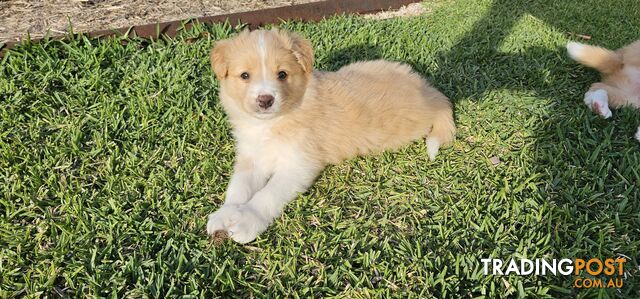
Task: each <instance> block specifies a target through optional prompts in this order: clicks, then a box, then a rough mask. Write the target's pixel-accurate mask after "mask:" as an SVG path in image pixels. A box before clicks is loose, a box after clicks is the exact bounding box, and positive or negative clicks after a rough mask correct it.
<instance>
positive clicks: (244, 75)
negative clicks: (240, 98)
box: [240, 72, 249, 80]
mask: <svg viewBox="0 0 640 299" xmlns="http://www.w3.org/2000/svg"><path fill="white" fill-rule="evenodd" d="M240 78H242V80H249V73H247V72H244V73H242V74H240Z"/></svg>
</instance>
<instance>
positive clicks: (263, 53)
mask: <svg viewBox="0 0 640 299" xmlns="http://www.w3.org/2000/svg"><path fill="white" fill-rule="evenodd" d="M257 46H258V56H259V58H260V73H261V75H260V78H261V80H260V81H258V82H256V84H255V85H254V86H253V87H252V95H253V96H254V97H257V96H259V95H272V96H274V97H276V96H277V92H276V91H277V88H276V86H275V84H274V82H273V80H270V79H269V69H268V68H267V55H268V54H267V41H266V32H265V31H260V32H258V45H257Z"/></svg>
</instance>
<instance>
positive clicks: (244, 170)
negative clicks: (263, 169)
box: [224, 154, 267, 205]
mask: <svg viewBox="0 0 640 299" xmlns="http://www.w3.org/2000/svg"><path fill="white" fill-rule="evenodd" d="M266 182H267V175H266V174H263V173H260V171H258V170H257V169H256V168H255V165H254V163H253V160H252V159H251V158H250V157H247V156H245V155H242V154H239V155H238V158H237V160H236V163H235V165H234V167H233V175H232V176H231V179H230V180H229V186H227V194H226V197H225V201H224V204H225V205H229V204H232V205H234V204H235V205H239V204H244V203H246V202H248V201H249V200H250V199H251V198H252V197H253V195H254V194H255V193H256V192H257V191H258V190H260V189H262V187H264V185H265V184H266Z"/></svg>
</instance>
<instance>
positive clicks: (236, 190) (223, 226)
mask: <svg viewBox="0 0 640 299" xmlns="http://www.w3.org/2000/svg"><path fill="white" fill-rule="evenodd" d="M243 123H244V125H242V126H241V127H239V128H238V129H237V130H235V132H234V133H235V135H236V139H237V142H238V156H239V157H238V159H244V158H248V159H249V160H250V161H252V162H251V163H252V165H253V167H252V168H250V169H248V170H244V171H242V172H235V173H234V175H233V176H232V178H231V181H230V183H229V186H228V190H227V198H226V200H225V203H224V205H223V207H222V208H220V210H218V211H216V212H215V213H212V214H211V215H209V221H208V223H207V232H208V233H209V234H213V233H214V232H215V231H217V230H226V231H227V232H228V233H229V236H230V237H231V238H232V239H233V240H234V241H236V242H238V243H247V242H251V241H253V240H254V239H255V238H256V237H257V236H258V235H259V234H260V233H262V232H263V231H264V230H266V229H267V227H268V226H269V224H271V222H272V221H273V219H275V218H277V217H279V216H280V214H281V213H282V209H283V208H284V206H285V205H286V204H287V203H288V202H289V201H291V200H293V199H294V198H295V197H296V196H297V194H298V193H299V192H303V191H304V190H306V188H308V187H309V186H310V185H311V184H312V183H313V180H314V178H315V177H316V175H317V174H318V173H319V172H320V170H321V167H319V166H317V165H314V164H313V163H311V162H310V160H309V159H307V158H306V157H305V156H304V155H303V154H302V153H303V151H302V150H300V149H299V148H298V146H297V145H296V144H289V143H286V142H283V141H282V140H280V139H279V138H278V136H274V135H272V133H271V131H270V130H269V129H270V126H271V124H270V123H269V122H265V121H260V122H258V121H253V122H252V121H251V120H249V119H247V120H245V121H244V122H243ZM256 149H260V150H256Z"/></svg>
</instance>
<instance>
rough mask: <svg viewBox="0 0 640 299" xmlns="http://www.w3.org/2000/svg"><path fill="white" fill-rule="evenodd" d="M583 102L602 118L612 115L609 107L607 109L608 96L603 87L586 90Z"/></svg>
mask: <svg viewBox="0 0 640 299" xmlns="http://www.w3.org/2000/svg"><path fill="white" fill-rule="evenodd" d="M584 103H585V104H587V106H589V108H591V110H592V111H593V112H595V113H596V114H598V115H600V116H602V117H603V118H609V117H611V115H613V113H612V112H611V109H609V96H608V95H607V91H606V90H604V89H598V90H594V91H587V93H585V94H584Z"/></svg>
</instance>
